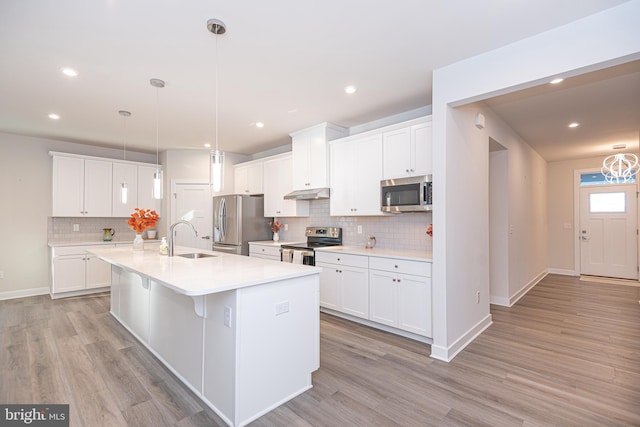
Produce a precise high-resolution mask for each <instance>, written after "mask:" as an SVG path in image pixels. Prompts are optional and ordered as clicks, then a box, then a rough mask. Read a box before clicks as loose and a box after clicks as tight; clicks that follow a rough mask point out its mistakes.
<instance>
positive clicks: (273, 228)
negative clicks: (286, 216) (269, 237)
mask: <svg viewBox="0 0 640 427" xmlns="http://www.w3.org/2000/svg"><path fill="white" fill-rule="evenodd" d="M269 225H270V226H271V231H273V241H274V242H277V241H278V240H280V234H279V233H280V229H281V228H282V227H284V224H283V223H281V222H278V221H273V222H270V223H269Z"/></svg>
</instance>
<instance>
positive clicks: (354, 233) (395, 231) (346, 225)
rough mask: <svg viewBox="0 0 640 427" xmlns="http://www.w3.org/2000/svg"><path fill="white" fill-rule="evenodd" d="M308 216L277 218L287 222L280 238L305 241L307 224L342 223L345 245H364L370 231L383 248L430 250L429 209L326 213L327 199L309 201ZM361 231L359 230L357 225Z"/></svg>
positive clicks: (335, 224) (430, 218)
mask: <svg viewBox="0 0 640 427" xmlns="http://www.w3.org/2000/svg"><path fill="white" fill-rule="evenodd" d="M310 203H311V204H310V207H309V216H308V217H305V218H277V220H278V221H279V222H282V223H284V224H287V225H288V230H287V231H280V240H282V241H304V240H305V237H304V230H305V228H306V227H307V226H327V227H342V241H343V244H344V245H346V246H363V247H364V244H365V240H366V239H367V237H368V236H369V235H374V236H375V237H376V242H377V243H376V247H379V248H385V249H399V250H415V251H431V249H432V241H431V240H432V239H431V237H429V236H427V234H426V231H427V226H428V225H429V224H431V222H432V215H431V212H427V213H423V212H417V213H402V214H398V215H385V216H380V217H355V216H339V217H338V216H329V203H330V200H313V201H311V202H310ZM359 225H360V226H362V234H358V226H359Z"/></svg>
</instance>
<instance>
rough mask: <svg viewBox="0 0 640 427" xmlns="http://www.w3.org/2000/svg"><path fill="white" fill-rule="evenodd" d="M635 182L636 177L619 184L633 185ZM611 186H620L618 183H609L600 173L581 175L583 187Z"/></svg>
mask: <svg viewBox="0 0 640 427" xmlns="http://www.w3.org/2000/svg"><path fill="white" fill-rule="evenodd" d="M634 182H636V177H635V175H634V176H633V177H632V178H630V179H629V180H628V181H627V182H620V183H619V184H632V183H634ZM610 184H618V183H617V182H607V180H606V179H605V178H604V175H602V174H601V173H599V172H594V173H583V174H580V186H581V187H584V186H587V185H610Z"/></svg>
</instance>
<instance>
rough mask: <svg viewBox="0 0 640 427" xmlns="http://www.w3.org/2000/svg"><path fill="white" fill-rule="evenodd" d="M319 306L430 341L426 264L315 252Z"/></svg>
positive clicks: (430, 329) (427, 264)
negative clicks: (318, 281) (318, 284)
mask: <svg viewBox="0 0 640 427" xmlns="http://www.w3.org/2000/svg"><path fill="white" fill-rule="evenodd" d="M316 266H317V267H322V273H320V306H321V307H322V308H325V309H329V310H332V311H336V312H340V313H345V314H349V315H351V316H355V317H358V318H362V319H366V320H369V321H370V322H374V323H367V324H368V325H370V326H374V327H375V326H376V324H380V325H386V326H390V327H392V328H395V329H399V330H402V331H407V332H411V333H412V334H416V335H420V336H424V337H429V338H430V337H431V336H432V324H431V322H432V320H431V311H432V308H431V262H429V261H413V260H407V259H398V258H390V257H378V256H366V255H356V254H345V253H338V252H332V251H326V252H325V251H316Z"/></svg>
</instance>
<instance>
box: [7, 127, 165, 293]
mask: <svg viewBox="0 0 640 427" xmlns="http://www.w3.org/2000/svg"><path fill="white" fill-rule="evenodd" d="M49 151H60V152H66V153H75V154H85V155H90V156H98V157H107V158H113V159H122V150H115V149H110V148H100V147H94V146H90V145H83V144H75V143H70V142H63V141H55V140H49V139H41V138H33V137H27V136H18V135H12V134H6V133H0V197H1V199H2V204H1V205H0V271H4V279H0V299H4V298H11V297H17V296H21V295H31V294H36V293H47V292H48V287H49V258H48V253H49V251H48V247H47V220H48V217H49V216H50V215H51V176H52V159H51V157H50V156H49V154H48V153H49ZM127 160H133V161H141V162H153V163H155V156H151V155H148V154H142V153H136V152H129V151H127ZM106 226H108V225H106ZM106 226H105V227H106Z"/></svg>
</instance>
